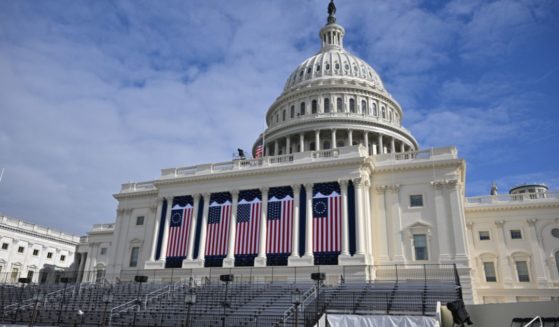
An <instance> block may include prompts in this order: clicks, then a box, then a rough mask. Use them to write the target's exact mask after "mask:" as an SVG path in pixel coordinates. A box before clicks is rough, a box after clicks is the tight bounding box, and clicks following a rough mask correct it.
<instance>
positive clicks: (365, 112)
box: [361, 100, 369, 114]
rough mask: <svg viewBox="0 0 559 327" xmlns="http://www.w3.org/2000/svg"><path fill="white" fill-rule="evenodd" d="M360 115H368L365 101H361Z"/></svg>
mask: <svg viewBox="0 0 559 327" xmlns="http://www.w3.org/2000/svg"><path fill="white" fill-rule="evenodd" d="M361 113H362V114H369V112H368V108H367V101H365V100H362V101H361Z"/></svg>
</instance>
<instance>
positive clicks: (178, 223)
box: [167, 203, 193, 257]
mask: <svg viewBox="0 0 559 327" xmlns="http://www.w3.org/2000/svg"><path fill="white" fill-rule="evenodd" d="M192 211H193V207H192V205H191V204H190V203H189V204H187V205H186V206H181V205H179V204H175V206H173V208H172V210H171V221H170V225H169V241H168V243H167V257H186V254H187V248H188V238H189V237H190V224H191V222H192Z"/></svg>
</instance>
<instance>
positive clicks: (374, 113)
mask: <svg viewBox="0 0 559 327" xmlns="http://www.w3.org/2000/svg"><path fill="white" fill-rule="evenodd" d="M373 116H378V112H377V104H376V103H374V102H373Z"/></svg>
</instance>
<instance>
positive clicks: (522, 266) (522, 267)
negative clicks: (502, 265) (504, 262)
mask: <svg viewBox="0 0 559 327" xmlns="http://www.w3.org/2000/svg"><path fill="white" fill-rule="evenodd" d="M516 272H517V273H518V281H519V282H529V281H530V274H529V272H528V264H527V263H526V261H517V262H516Z"/></svg>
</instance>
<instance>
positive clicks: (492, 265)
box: [483, 261, 497, 283]
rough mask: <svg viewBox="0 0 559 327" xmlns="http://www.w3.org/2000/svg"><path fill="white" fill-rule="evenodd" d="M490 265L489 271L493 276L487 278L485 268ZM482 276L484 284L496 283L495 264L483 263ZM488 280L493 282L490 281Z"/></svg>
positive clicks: (491, 262)
mask: <svg viewBox="0 0 559 327" xmlns="http://www.w3.org/2000/svg"><path fill="white" fill-rule="evenodd" d="M488 265H491V269H492V270H493V276H489V275H488V274H487V266H488ZM483 275H484V276H485V282H486V283H496V282H497V269H495V262H493V261H483ZM490 278H492V279H494V280H490Z"/></svg>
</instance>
